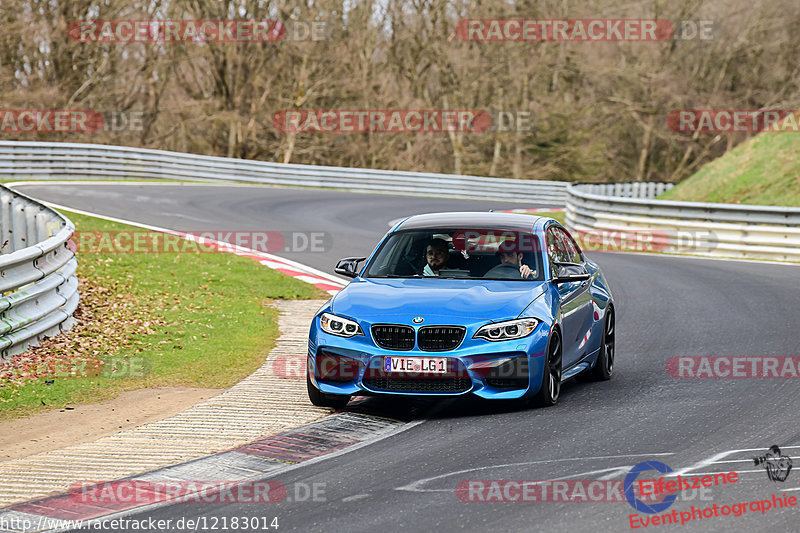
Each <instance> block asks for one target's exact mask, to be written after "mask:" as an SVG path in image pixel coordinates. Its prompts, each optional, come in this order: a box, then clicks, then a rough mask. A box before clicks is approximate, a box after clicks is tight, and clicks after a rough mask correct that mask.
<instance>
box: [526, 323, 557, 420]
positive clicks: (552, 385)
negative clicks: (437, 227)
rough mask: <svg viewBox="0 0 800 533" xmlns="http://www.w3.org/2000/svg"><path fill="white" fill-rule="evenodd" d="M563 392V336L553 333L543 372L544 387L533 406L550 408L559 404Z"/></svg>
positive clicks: (534, 398) (535, 398)
mask: <svg viewBox="0 0 800 533" xmlns="http://www.w3.org/2000/svg"><path fill="white" fill-rule="evenodd" d="M560 392H561V336H560V335H559V334H558V331H553V334H552V335H551V336H550V341H549V342H548V343H547V359H546V360H545V362H544V369H543V370H542V385H541V387H539V392H538V393H537V394H536V396H534V397H533V401H532V403H533V405H536V406H539V407H550V406H551V405H555V404H556V403H558V395H559V393H560Z"/></svg>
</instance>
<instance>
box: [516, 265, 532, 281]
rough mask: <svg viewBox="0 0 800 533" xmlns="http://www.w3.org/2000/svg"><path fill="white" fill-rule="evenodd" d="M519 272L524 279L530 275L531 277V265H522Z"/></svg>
mask: <svg viewBox="0 0 800 533" xmlns="http://www.w3.org/2000/svg"><path fill="white" fill-rule="evenodd" d="M519 273H520V275H521V276H522V279H528V278H529V277H531V267H529V266H528V265H520V266H519Z"/></svg>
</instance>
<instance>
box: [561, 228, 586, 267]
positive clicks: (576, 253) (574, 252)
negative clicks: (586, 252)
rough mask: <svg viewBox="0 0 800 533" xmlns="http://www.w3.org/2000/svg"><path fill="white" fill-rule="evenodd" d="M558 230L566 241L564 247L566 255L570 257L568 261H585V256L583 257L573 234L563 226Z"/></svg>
mask: <svg viewBox="0 0 800 533" xmlns="http://www.w3.org/2000/svg"><path fill="white" fill-rule="evenodd" d="M556 231H558V234H559V236H560V238H561V240H562V241H563V243H564V244H563V249H564V250H565V252H566V256H567V257H568V259H567V260H566V262H568V263H581V262H583V257H581V252H580V248H578V245H577V244H575V241H574V240H573V239H572V236H571V235H570V234H569V233H567V232H566V231H564V230H562V229H561V228H559V229H558V230H556Z"/></svg>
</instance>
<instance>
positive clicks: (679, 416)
mask: <svg viewBox="0 0 800 533" xmlns="http://www.w3.org/2000/svg"><path fill="white" fill-rule="evenodd" d="M20 190H21V191H22V192H25V193H27V194H30V195H32V196H34V197H37V198H40V199H44V200H47V201H51V202H54V203H58V204H62V205H69V206H73V207H75V208H78V209H84V210H89V211H94V212H97V213H101V214H106V215H110V216H116V217H119V218H126V219H131V220H136V221H140V222H143V223H148V224H153V225H158V226H166V227H170V228H173V229H178V230H191V229H205V228H208V229H228V230H231V229H246V230H253V229H270V230H283V231H287V230H288V231H293V230H294V231H297V230H302V231H314V230H320V229H321V230H322V231H328V232H330V234H331V236H332V245H331V247H330V249H329V250H327V251H326V252H325V253H317V254H305V255H304V256H300V255H299V254H296V255H294V256H287V257H290V258H292V259H295V260H298V261H301V262H304V263H306V264H309V265H311V266H314V267H317V268H320V269H324V270H326V271H328V272H331V271H332V268H331V266H332V265H333V263H334V262H335V260H336V259H337V258H339V257H342V256H347V255H358V254H366V253H368V252H369V250H370V249H371V248H372V246H373V245H374V244H375V243H376V242H377V240H378V239H379V238H380V236H381V235H382V234H383V233H384V232H385V231H386V229H387V227H388V222H389V221H390V220H392V219H396V218H399V217H401V216H404V215H408V214H415V213H421V212H427V211H436V210H446V211H453V210H462V209H478V210H486V209H490V208H494V209H507V208H515V207H525V206H521V205H514V204H503V203H497V202H470V201H460V200H452V201H451V200H446V199H429V198H409V197H397V196H380V195H375V196H370V195H360V194H348V193H342V192H329V191H319V190H292V189H274V188H250V187H247V188H242V187H225V188H222V187H200V186H194V187H181V186H166V185H161V186H143V187H138V186H131V185H125V186H122V185H91V186H80V185H74V186H70V185H41V186H40V185H33V186H23V187H20ZM278 255H281V254H278ZM590 255H591V257H592V258H593V259H594V260H596V261H597V262H598V263H599V264H600V266H601V267H602V269H603V271H604V273H605V275H606V277H607V278H608V280H609V283H610V284H611V287H612V290H613V291H614V297H615V299H616V305H617V356H616V366H615V374H614V377H613V379H612V380H610V381H608V382H603V383H580V382H571V383H569V384H567V385H565V386H564V387H563V388H562V393H561V398H560V401H559V404H558V405H557V406H555V407H553V408H548V409H533V408H524V407H520V406H518V405H513V404H512V405H506V404H492V403H487V402H480V401H475V400H444V401H439V402H435V403H434V404H432V406H431V410H430V411H428V412H427V414H426V415H424V421H423V422H422V423H421V424H419V425H416V426H414V427H411V428H410V429H408V430H407V431H405V432H402V433H400V434H397V435H395V436H393V437H391V438H389V439H385V440H382V441H378V442H375V443H373V444H370V445H369V446H366V447H363V448H360V449H357V450H354V451H351V452H348V453H343V454H339V455H336V456H334V457H330V458H328V459H325V460H322V461H319V462H316V463H313V464H309V465H305V466H301V467H299V468H295V469H292V470H290V471H288V472H285V473H283V474H280V475H278V476H277V477H275V478H274V480H276V481H280V482H282V483H283V484H285V485H286V487H287V489H288V493H289V496H290V498H289V499H294V500H297V498H292V495H293V491H294V490H298V489H296V487H297V486H298V485H296V484H303V483H305V484H312V483H323V484H324V500H325V501H318V502H313V503H312V502H309V501H289V499H287V500H285V501H283V502H281V503H278V504H260V505H256V504H247V503H244V504H233V505H231V504H228V505H221V504H220V505H218V504H202V505H201V504H196V503H188V504H176V505H171V506H167V507H162V508H159V509H154V510H151V511H146V512H143V513H140V514H138V515H132V516H130V517H129V518H139V519H142V518H148V517H153V518H155V519H167V518H170V519H172V520H173V523H175V522H174V521H175V520H178V519H180V518H181V517H184V518H196V517H205V518H206V521H207V522H206V523H207V524H211V523H212V522H211V521H212V520H216V521H217V523H218V524H219V525H221V524H222V522H221V520H222V519H223V517H227V519H228V521H229V524H230V523H231V522H230V521H231V520H232V519H233V517H265V518H267V522H270V521H271V520H272V518H273V517H277V518H278V522H279V525H280V529H279V531H287V530H289V531H320V532H323V531H324V532H326V533H330V532H338V531H342V532H345V531H346V532H350V531H359V532H361V531H363V532H367V531H456V530H469V531H556V530H570V531H592V532H596V531H625V530H630V529H631V526H630V523H629V515H630V514H632V513H633V512H634V510H633V509H632V507H631V506H630V505H628V503H626V502H592V503H584V502H564V501H558V502H538V501H537V502H524V503H523V502H502V503H495V502H464V501H461V500H460V499H459V498H458V497H457V495H456V492H455V488H456V486H457V485H458V483H459V482H462V481H465V480H476V479H484V480H486V479H500V480H556V479H564V478H567V479H605V478H609V479H612V480H621V479H623V478H624V477H625V474H626V473H627V470H628V469H630V468H631V467H632V466H633V465H636V464H637V463H639V462H641V461H645V460H658V461H661V462H663V463H666V464H667V465H669V466H670V467H672V468H673V469H674V470H676V471H677V470H681V469H690V470H688V472H689V473H701V472H720V471H728V470H736V471H739V472H740V473H741V474H740V481H739V482H738V483H735V484H732V485H727V486H724V487H718V488H714V489H712V490H711V491H708V492H707V493H706V494H705V495H701V494H698V493H696V492H694V491H691V492H688V493H686V494H685V495H684V496H683V498H682V499H679V501H677V502H676V503H675V504H674V505H673V507H672V508H670V509H668V510H667V512H670V511H672V510H673V509H674V510H677V511H678V512H681V511H688V510H690V508H691V506H692V505H694V506H695V507H700V508H702V507H706V506H708V507H710V506H712V505H713V504H717V505H718V506H722V505H732V504H735V503H743V502H751V501H753V500H762V499H769V498H770V497H771V495H772V494H776V495H777V496H778V497H780V496H781V495H783V494H784V492H782V491H784V490H787V492H785V494H786V495H787V496H790V495H794V496H798V497H800V471H792V472H790V475H789V477H788V479H787V480H786V482H784V483H778V482H772V481H770V480H769V479H768V478H767V476H766V473H765V472H764V471H763V470H761V469H760V468H758V467H754V465H753V461H752V460H751V457H753V456H755V455H759V453H760V450H764V451H765V450H766V449H767V448H768V447H769V446H771V445H773V444H777V445H780V446H781V447H782V448H783V449H784V451H785V452H786V453H788V454H789V455H800V447H797V446H798V445H800V428H798V424H797V420H798V408H800V392H799V391H800V388H798V381H797V380H792V379H786V380H781V379H676V378H672V377H670V376H669V375H668V374H667V373H666V371H665V363H666V360H667V359H668V358H669V357H672V356H676V355H704V356H714V355H730V356H785V355H794V356H796V355H800V353H798V352H799V351H800V350H799V349H798V341H797V338H798V337H797V333H798V326H800V319H799V318H800V317H799V315H800V304H798V302H800V283H798V280H799V279H800V275H799V274H800V270H799V269H798V267H797V266H789V265H779V264H765V263H755V262H753V263H748V262H737V261H712V260H705V259H699V258H683V257H680V258H679V257H668V256H658V255H644V254H619V253H595V254H590ZM370 401H374V402H377V403H380V401H386V400H380V401H379V400H370ZM377 403H376V406H377ZM362 408H363V407H362ZM376 408H377V407H376ZM401 408H402V406H401ZM790 446H796V447H795V448H790ZM731 450H754V451H744V452H738V453H731V454H729V455H726V456H724V457H723V456H721V455H718V454H722V453H723V452H726V451H731ZM715 456H716V459H719V460H720V461H732V462H722V463H718V464H716V463H712V461H713V460H714V457H715ZM709 463H711V464H709ZM798 464H800V462H798V460H797V459H795V466H796V467H797V466H798ZM473 469H474V470H473ZM791 489H795V490H791ZM320 499H321V498H320ZM799 513H800V508H798V507H793V508H788V509H778V510H769V511H767V512H766V513H765V514H764V513H761V512H759V511H750V510H748V511H747V512H746V513H745V514H744V515H742V516H739V517H734V516H733V515H731V516H727V517H719V518H717V517H714V518H704V519H702V520H697V521H692V522H689V523H687V524H686V525H672V526H670V525H667V526H664V525H661V526H651V527H649V528H647V529H648V530H652V529H654V528H655V529H657V530H662V531H663V530H674V529H680V530H681V531H797V528H798V523H800V514H799ZM173 530H175V531H177V529H175V528H173ZM230 530H231V531H233V530H234V529H230Z"/></svg>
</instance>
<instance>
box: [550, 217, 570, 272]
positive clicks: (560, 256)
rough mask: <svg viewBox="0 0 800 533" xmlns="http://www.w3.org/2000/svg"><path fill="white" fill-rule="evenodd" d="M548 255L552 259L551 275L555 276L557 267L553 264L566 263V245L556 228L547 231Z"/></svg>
mask: <svg viewBox="0 0 800 533" xmlns="http://www.w3.org/2000/svg"><path fill="white" fill-rule="evenodd" d="M547 255H548V257H549V259H550V274H551V275H553V276H555V274H556V271H555V265H554V264H553V263H563V262H565V261H566V253H565V252H564V244H563V241H562V240H561V238H560V236H559V234H558V233H556V230H555V228H550V229H548V230H547Z"/></svg>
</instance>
